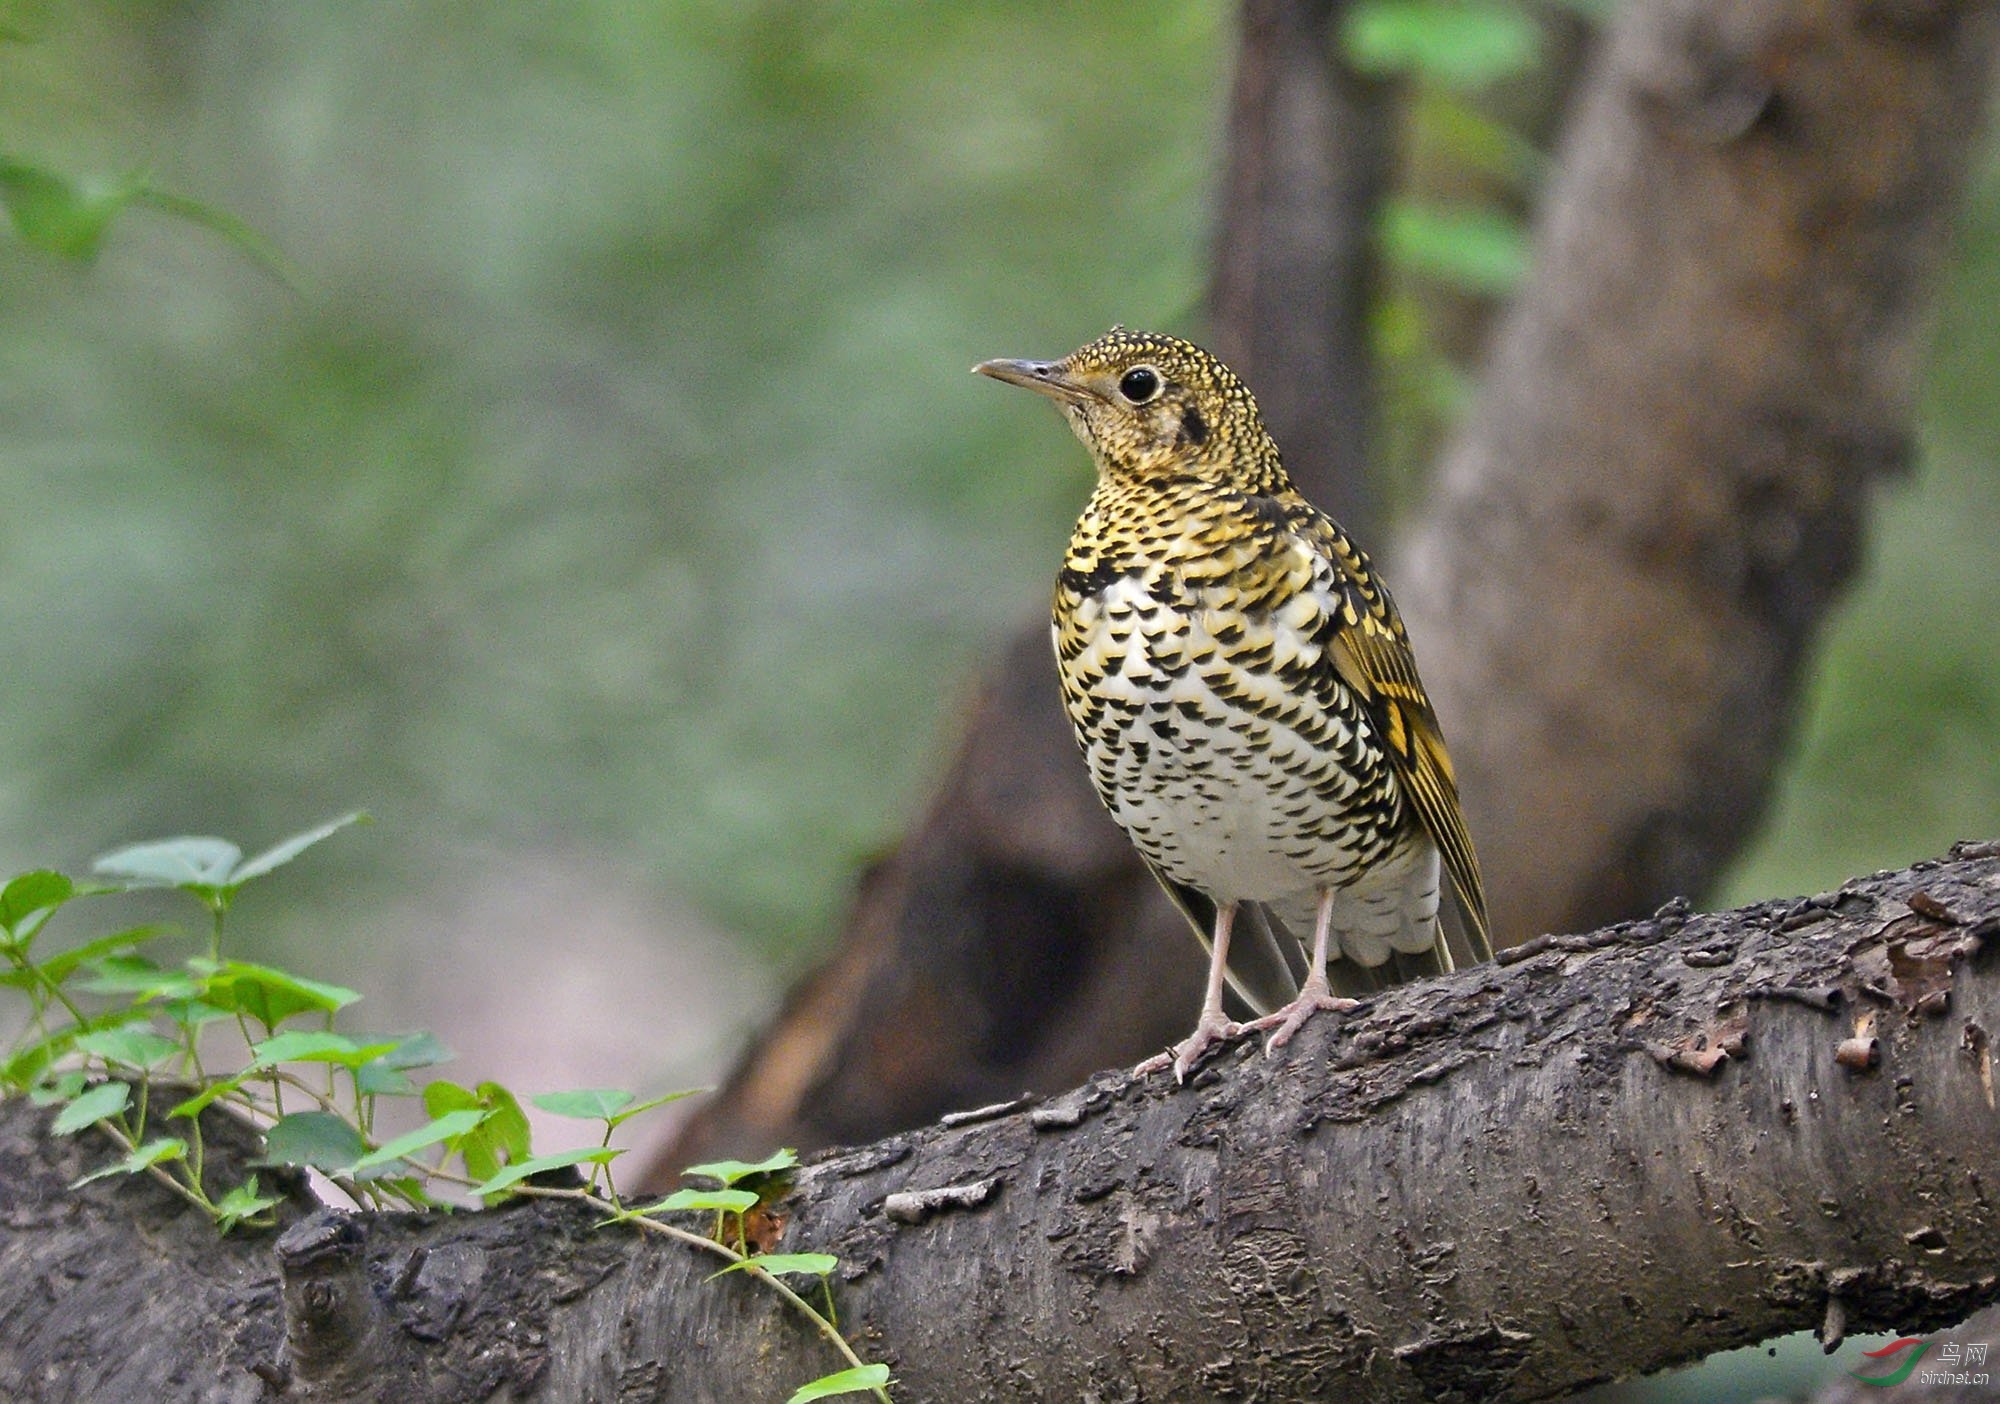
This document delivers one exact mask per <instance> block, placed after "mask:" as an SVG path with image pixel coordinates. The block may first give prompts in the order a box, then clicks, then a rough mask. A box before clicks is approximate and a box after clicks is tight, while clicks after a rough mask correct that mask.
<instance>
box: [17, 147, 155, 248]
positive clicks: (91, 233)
mask: <svg viewBox="0 0 2000 1404" xmlns="http://www.w3.org/2000/svg"><path fill="white" fill-rule="evenodd" d="M143 188H144V182H143V180H142V179H141V178H140V177H138V176H136V175H127V176H122V177H120V178H119V179H117V180H115V181H112V182H109V183H105V182H101V181H93V182H90V183H87V184H86V183H85V182H82V181H79V180H74V179H72V178H70V177H69V176H66V175H63V174H62V173H60V172H58V171H52V170H49V169H48V168H47V167H45V166H35V165H30V164H29V163H27V162H25V161H16V160H12V159H9V158H7V157H0V204H4V205H5V206H6V207H7V213H8V214H9V215H11V216H12V217H13V220H14V228H15V230H16V231H17V232H18V233H19V234H20V236H21V238H22V239H24V240H25V241H26V242H28V243H29V244H32V245H33V246H35V247H36V248H38V249H43V250H45V251H47V252H49V253H56V254H61V255H63V256H64V257H65V258H74V259H79V260H82V261H84V262H88V261H90V260H91V259H93V258H96V257H97V254H98V251H99V250H100V249H101V248H102V247H103V245H104V236H105V234H106V232H107V231H108V230H109V229H110V227H111V221H112V219H113V218H115V217H116V216H117V214H118V212H119V211H120V210H122V209H124V208H125V207H126V206H127V205H129V204H130V203H131V202H132V200H133V198H134V197H136V196H137V195H138V194H139V193H140V191H141V190H142V189H143Z"/></svg>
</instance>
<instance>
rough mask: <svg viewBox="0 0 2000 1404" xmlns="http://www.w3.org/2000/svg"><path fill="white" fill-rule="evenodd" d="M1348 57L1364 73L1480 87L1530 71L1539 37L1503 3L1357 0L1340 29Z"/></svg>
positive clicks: (1520, 13)
mask: <svg viewBox="0 0 2000 1404" xmlns="http://www.w3.org/2000/svg"><path fill="white" fill-rule="evenodd" d="M1342 38H1343V39H1344V40H1345V42H1346V46H1347V53H1348V57H1349V58H1350V59H1352V60H1353V62H1354V66H1355V67H1356V68H1359V69H1361V70H1362V71H1363V72H1367V73H1383V74H1388V73H1415V74H1417V75H1418V76H1420V77H1423V78H1427V79H1430V80H1431V81H1433V82H1436V83H1440V84H1444V85H1446V86H1450V87H1460V88H1480V87H1484V86H1486V85H1487V84H1489V83H1494V82H1497V81H1499V80H1501V79H1503V78H1514V77H1518V76H1519V75H1521V74H1523V73H1526V72H1528V71H1529V70H1530V69H1532V68H1533V67H1534V66H1535V64H1536V63H1537V62H1538V61H1539V59H1540V57H1541V47H1542V34H1541V30H1540V28H1539V27H1538V26H1537V25H1536V23H1535V21H1534V19H1533V18H1532V17H1530V16H1529V15H1528V14H1527V13H1526V11H1525V10H1524V9H1523V7H1521V6H1520V5H1518V4H1515V3H1510V2H1509V0H1362V3H1360V4H1357V5H1355V6H1354V7H1353V8H1352V9H1350V10H1349V11H1348V12H1347V21H1346V23H1345V24H1344V25H1343V26H1342Z"/></svg>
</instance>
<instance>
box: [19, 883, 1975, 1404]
mask: <svg viewBox="0 0 2000 1404" xmlns="http://www.w3.org/2000/svg"><path fill="white" fill-rule="evenodd" d="M1996 1031H2000V843H1989V844H1984V845H1979V846H1965V847H1962V848H1961V850H1960V851H1958V852H1957V853H1955V854H1954V856H1953V857H1952V858H1950V859H1948V860H1942V861H1933V862H1928V863H1923V864H1919V865H1917V866H1916V867H1914V868H1912V869H1910V870H1907V871H1904V872H1899V873H1883V874H1876V875H1875V876H1873V877H1870V878H1866V879H1859V880H1856V881H1854V882H1852V883H1849V884H1848V885H1847V886H1845V887H1843V888H1842V889H1841V890H1840V891H1839V892H1837V893H1828V894H1825V895H1822V896H1819V897H1814V898H1810V899H1805V900H1800V901H1796V902H1774V903H1766V904H1763V905H1760V906H1756V907H1750V908H1745V909H1743V910H1740V911H1736V912H1730V913H1724V914H1721V915H1717V916H1704V917H1695V918H1688V917H1687V916H1686V915H1685V914H1684V913H1683V911H1682V910H1681V909H1679V908H1677V907H1669V908H1667V909H1664V910H1663V911H1661V912H1660V913H1657V914H1655V916H1653V917H1652V918H1649V919H1646V920H1642V921H1638V922H1632V923H1627V924H1625V925H1622V926H1618V927H1612V928H1607V929H1605V930H1602V931H1598V932H1595V933H1592V934H1590V935H1583V936H1566V937H1547V938H1541V939H1538V940H1536V941H1534V942H1530V943H1528V944H1527V945H1525V946H1523V947H1521V948H1518V949H1517V950H1515V951H1512V952H1510V953H1508V954H1507V955H1506V956H1505V957H1503V959H1502V961H1501V962H1500V963H1497V964H1492V965H1486V966H1481V967H1479V968H1476V969H1473V970H1469V971H1465V972H1462V973H1460V974H1458V975H1456V976H1452V977H1448V978H1445V979H1441V980H1434V981H1430V982H1427V983H1424V984H1421V985H1417V986H1412V987H1406V988H1403V989H1399V990H1396V991H1392V992H1390V993H1388V994H1385V995H1381V996H1378V997H1375V998H1373V999H1371V1000H1370V1001H1368V1003H1367V1004H1366V1005H1365V1006H1364V1008H1362V1009H1361V1010H1358V1011H1356V1012H1354V1013H1353V1014H1351V1015H1349V1016H1346V1017H1344V1018H1322V1019H1320V1020H1318V1021H1316V1022H1315V1023H1314V1024H1312V1025H1309V1026H1308V1028H1307V1030H1306V1032H1305V1033H1304V1034H1303V1035H1302V1036H1301V1037H1300V1039H1299V1040H1298V1041H1297V1042H1296V1043H1295V1044H1294V1045H1293V1047H1292V1048H1291V1049H1290V1050H1288V1051H1287V1052H1286V1053H1284V1054H1281V1055H1280V1056H1278V1057H1275V1058H1266V1057H1264V1056H1262V1055H1261V1054H1260V1053H1259V1052H1258V1051H1257V1049H1256V1048H1255V1047H1254V1046H1248V1045H1246V1046H1243V1047H1241V1048H1238V1049H1233V1050H1226V1051H1225V1052H1224V1053H1223V1054H1221V1055H1220V1056H1218V1057H1217V1058H1216V1059H1214V1060H1213V1061H1212V1062H1211V1063H1209V1064H1208V1065H1207V1066H1205V1067H1204V1068H1202V1069H1201V1070H1199V1071H1198V1072H1197V1074H1196V1076H1195V1078H1194V1079H1193V1081H1192V1082H1191V1083H1190V1084H1189V1085H1188V1086H1186V1087H1180V1088H1177V1087H1175V1086H1173V1085H1172V1084H1171V1082H1169V1081H1168V1080H1167V1079H1165V1078H1163V1077H1156V1078H1153V1079H1150V1080H1147V1081H1144V1082H1136V1083H1135V1082H1134V1081H1133V1080H1131V1079H1130V1078H1129V1077H1128V1076H1126V1075H1125V1074H1122V1073H1108V1074H1103V1075H1100V1076H1098V1077H1095V1078H1093V1079H1091V1080H1090V1081H1089V1082H1088V1083H1087V1084H1085V1085H1084V1086H1082V1087H1080V1088H1078V1089H1076V1090H1074V1091H1072V1092H1070V1093H1068V1094H1066V1095H1064V1096H1061V1097H1058V1098H1056V1099H1054V1100H1050V1101H1046V1102H1041V1103H1030V1104H1022V1105H1017V1106H1014V1107H1002V1108H989V1109H986V1110H985V1111H984V1112H982V1113H978V1114H973V1115H970V1116H962V1117H954V1118H951V1119H950V1120H951V1124H949V1125H934V1126H931V1127H928V1128H925V1129H922V1130H918V1131H913V1132H910V1133H908V1134H905V1135H900V1136H897V1137H893V1138H891V1139H889V1140H886V1141H883V1142H880V1143H877V1144H875V1145H871V1146H867V1147H863V1148H859V1149H855V1150H847V1151H841V1152H837V1153H833V1154H829V1155H826V1156H823V1157H820V1158H818V1159H817V1160H816V1161H815V1162H814V1163H812V1164H810V1165H808V1166H807V1167H806V1168H804V1169H803V1170H801V1171H800V1172H799V1173H798V1174H797V1176H796V1178H795V1181H794V1183H793V1185H792V1187H791V1189H790V1192H789V1194H788V1196H787V1197H786V1198H785V1199H784V1200H783V1201H781V1202H780V1204H779V1205H778V1210H779V1212H780V1213H781V1214H782V1215H783V1216H784V1217H783V1229H782V1233H781V1234H780V1236H779V1238H778V1242H777V1244H776V1246H777V1247H778V1248H780V1249H785V1250H801V1249H808V1248H811V1249H821V1250H826V1251H831V1252H836V1253H838V1254H839V1255H840V1257H841V1260H842V1264H843V1267H842V1271H841V1272H840V1273H839V1275H838V1292H839V1298H840V1311H841V1319H842V1321H843V1322H844V1323H845V1326H846V1329H847V1330H848V1331H849V1333H850V1335H851V1336H852V1337H853V1338H854V1339H856V1340H857V1341H859V1342H860V1343H861V1346H862V1348H863V1350H864V1351H866V1352H867V1353H868V1354H870V1355H873V1356H875V1357H878V1358H881V1359H884V1360H886V1361H888V1362H889V1363H890V1364H891V1365H892V1366H893V1368H894V1371H895V1374H896V1377H897V1379H898V1380H899V1381H900V1384H899V1386H898V1397H899V1398H901V1399H903V1400H906V1401H946V1400H949V1401H954V1404H958V1402H961V1401H962V1402H963V1404H973V1402H974V1401H985V1400H1029V1399H1087V1398H1097V1399H1130V1400H1154V1401H1159V1400H1178V1399H1194V1398H1202V1399H1239V1398H1240V1399H1250V1398H1258V1399H1300V1400H1304V1399H1368V1400H1438V1399H1475V1398H1476V1399H1502V1400H1525V1399H1542V1398H1552V1397H1556V1396H1559V1395H1562V1394H1565V1393H1568V1392H1571V1391H1573V1390H1574V1389H1576V1388H1577V1387H1578V1386H1580V1385H1583V1384H1586V1383H1589V1382H1592V1381H1596V1380H1602V1379H1607V1378H1611V1377H1614V1376H1619V1375H1624V1374H1628V1373H1632V1372H1636V1371H1641V1370H1651V1369H1656V1368H1659V1367H1662V1366H1667V1365H1671V1364H1675V1363H1677V1362H1681V1361H1687V1360H1692V1359H1695V1358H1698V1357H1700V1356H1703V1355H1706V1354H1708V1353H1710V1352H1712V1351H1715V1350H1718V1349H1721V1348H1724V1347H1729V1346H1739V1345H1744V1344H1748V1343H1751V1342H1754V1341H1758V1340H1762V1339H1764V1338H1767V1337H1769V1336H1772V1335H1776V1334H1778V1333H1781V1332H1787V1331H1793V1330H1797V1329H1799V1328H1801V1327H1806V1326H1822V1325H1827V1326H1830V1327H1832V1329H1834V1330H1836V1331H1838V1330H1840V1329H1845V1330H1846V1331H1849V1332H1856V1333H1858V1332H1862V1331H1878V1330H1894V1331H1898V1332H1903V1333H1917V1332H1923V1331H1927V1330H1931V1329H1935V1328H1938V1327H1941V1326H1944V1325H1948V1324H1950V1323H1952V1322H1955V1321H1959V1320H1962V1319H1963V1318H1964V1317H1966V1316H1967V1315H1968V1314H1970V1313H1971V1312H1972V1311H1974V1310H1976V1309H1978V1308H1979V1307H1981V1306H1983V1305H1986V1304H1990V1303H1992V1302H1994V1301H1996V1300H2000V1208H1996V1198H1995V1185H1994V1178H1995V1175H1996V1173H2000V1172H1997V1171H1996V1169H1995V1166H1996V1157H1995V1148H1996V1146H2000V1112H1996V1110H1995V1102H1994V1096H1995V1093H1994V1051H1995V1050H1994V1041H1995V1036H1996ZM45 1123H46V1115H45V1114H44V1113H41V1112H37V1111H34V1110H33V1109H30V1108H27V1107H25V1106H23V1105H21V1104H18V1103H17V1104H13V1105H11V1106H7V1107H5V1108H0V1396H4V1397H7V1398H18V1399H32V1400H47V1401H83V1400H91V1401H96V1400H122V1399H163V1398H171V1399H192V1400H245V1401H247V1400H252V1399H256V1398H259V1397H261V1395H262V1392H263V1391H264V1390H265V1388H266V1386H265V1383H264V1379H265V1378H266V1377H268V1378H269V1379H271V1380H276V1381H288V1385H289V1388H290V1391H291V1397H294V1398H300V1399H315V1398H340V1399H348V1400H363V1401H366V1400H383V1401H387V1400H395V1401H399V1404H429V1402H430V1401H440V1402H442V1401H461V1400H463V1401H470V1400H484V1399H488V1398H492V1397H495V1396H501V1397H507V1398H512V1399H524V1400H525V1399H537V1398H539V1399H565V1400H568V1399H604V1400H610V1399H618V1400H625V1401H633V1404H637V1402H638V1401H645V1400H672V1401H675V1404H695V1402H696V1401H710V1400H713V1401H737V1400H745V1399H775V1398H781V1397H783V1395H784V1393H785V1392H786V1390H787V1388H788V1387H790V1386H792V1385H795V1384H796V1383H798V1382H800V1381H802V1380H804V1379H807V1378H810V1377H812V1376H814V1375H817V1374H819V1373H822V1372H823V1371H825V1370H827V1369H829V1368H831V1367H832V1365H833V1364H834V1363H835V1362H833V1361H832V1360H831V1359H830V1352H829V1351H828V1348H827V1347H826V1345H825V1344H824V1343H823V1342H821V1341H819V1340H818V1338H816V1337H814V1336H813V1335H811V1333H809V1332H808V1331H806V1330H805V1329H804V1328H803V1327H801V1326H800V1324H799V1323H798V1321H797V1320H796V1319H795V1318H793V1317H792V1316H790V1315H788V1314H787V1313H786V1311H785V1310H784V1309H783V1308H782V1306H781V1305H780V1304H779V1303H778V1302H777V1301H776V1299H775V1298H774V1297H773V1296H772V1295H771V1294H770V1292H769V1291H768V1290H767V1289H764V1288H761V1287H759V1286H758V1285H757V1284H755V1283H753V1282H750V1281H747V1280H744V1279H743V1278H741V1277H740V1275H738V1276H732V1277H729V1278H725V1279H721V1280H718V1281H714V1282H704V1281H703V1278H705V1277H706V1276H707V1275H708V1274H709V1272H710V1271H711V1270H712V1268H713V1264H712V1262H710V1261H708V1260H706V1259H705V1258H703V1257H700V1256H697V1255H696V1254H694V1253H692V1252H691V1251H690V1250H688V1249H686V1248H685V1247H682V1246H680V1245H677V1244H672V1243H662V1242H660V1241H658V1240H651V1239H648V1238H642V1237H641V1236H640V1235H638V1234H637V1233H635V1232H633V1231H631V1230H627V1229H594V1228H593V1227H592V1224H591V1216H590V1215H589V1214H587V1213H582V1212H576V1209H575V1206H571V1205H551V1204H549V1203H546V1202H537V1203H529V1204H523V1205H521V1206H519V1207H515V1208H510V1209H504V1210H500V1211H496V1212H491V1213H480V1214H462V1215H456V1216H444V1215H429V1216H418V1215H359V1214H357V1215H352V1216H348V1217H346V1218H344V1219H331V1220H329V1219H325V1218H317V1219H307V1220H306V1221H305V1222H304V1223H299V1222H297V1220H298V1219H299V1218H300V1216H301V1215H302V1213H303V1210H302V1209H301V1208H300V1207H299V1206H298V1205H297V1204H296V1203H294V1204H292V1205H290V1206H288V1207H287V1210H286V1212H287V1215H288V1217H290V1218H291V1219H293V1220H294V1222H293V1223H292V1225H291V1227H289V1228H288V1229H287V1230H286V1232H285V1233H284V1234H283V1235H282V1236H280V1237H278V1238H277V1240H276V1244H275V1247H274V1242H273V1237H272V1236H271V1235H269V1234H264V1235H259V1234H248V1235H238V1236H234V1237H231V1238H229V1239H226V1240H225V1239H217V1238H216V1237H215V1236H214V1235H213V1234H212V1233H210V1232H209V1231H208V1230H207V1228H206V1226H205V1224H204V1223H201V1222H196V1221H195V1216H193V1215H192V1214H191V1213H189V1212H186V1211H184V1210H183V1209H182V1208H181V1207H180V1203H179V1201H177V1200H174V1199H172V1198H170V1197H168V1196H166V1195H165V1194H164V1193H163V1192H162V1191H160V1190H159V1189H158V1188H157V1187H155V1186H152V1185H151V1184H149V1183H148V1182H145V1181H143V1180H140V1181H125V1182H118V1183H102V1182H101V1183H99V1184H95V1185H92V1186H89V1187H87V1188H85V1189H83V1190H81V1191H71V1190H69V1189H67V1188H65V1184H66V1182H67V1181H68V1180H69V1179H71V1178H73V1177H74V1176H76V1175H77V1174H78V1173H79V1172H81V1171H82V1170H83V1169H85V1168H86V1167H87V1166H88V1165H89V1164H91V1163H92V1162H94V1161H97V1160H99V1159H102V1158H104V1157H105V1156H106V1155H107V1154H108V1149H107V1147H105V1146H104V1145H102V1144H98V1143H94V1142H93V1141H92V1140H91V1139H90V1138H89V1137H88V1136H85V1137H81V1138H78V1139H74V1140H54V1141H52V1140H49V1139H47V1138H45V1136H44V1135H43V1127H44V1125H45ZM954 1187H955V1189H956V1191H957V1193H956V1194H955V1195H953V1196H939V1195H936V1194H933V1193H931V1192H933V1191H937V1190H940V1189H945V1188H954ZM947 1200H950V1201H951V1202H946V1201H947ZM287 1333H289V1340H290V1344H289V1345H283V1346H281V1340H282V1339H283V1338H285V1337H286V1336H287Z"/></svg>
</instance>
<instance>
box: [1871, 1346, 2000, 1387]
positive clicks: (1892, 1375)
mask: <svg viewBox="0 0 2000 1404" xmlns="http://www.w3.org/2000/svg"><path fill="white" fill-rule="evenodd" d="M1933 1344H1934V1342H1931V1341H1927V1340H1925V1339H1924V1338H1923V1337H1921V1336H1905V1337H1903V1338H1902V1339H1901V1340H1899V1341H1891V1342H1889V1344H1888V1345H1885V1346H1883V1347H1882V1348H1881V1349H1880V1350H1871V1351H1866V1352H1864V1353H1863V1355H1862V1358H1863V1359H1865V1360H1872V1361H1874V1362H1875V1364H1874V1365H1873V1366H1870V1367H1869V1368H1871V1369H1875V1370H1887V1371H1888V1373H1887V1374H1877V1375H1864V1374H1862V1373H1861V1371H1859V1370H1849V1371H1848V1372H1847V1373H1848V1376H1849V1378H1851V1379H1855V1380H1858V1381H1860V1382H1861V1383H1862V1384H1865V1385H1873V1386H1874V1387H1875V1388H1877V1389H1887V1388H1888V1387H1889V1386H1890V1385H1899V1384H1901V1383H1902V1382H1903V1381H1904V1380H1907V1379H1908V1378H1909V1377H1910V1376H1911V1375H1913V1374H1916V1369H1917V1362H1919V1361H1920V1360H1922V1359H1923V1358H1924V1352H1926V1351H1928V1350H1929V1349H1930V1348H1931V1346H1932V1345H1933ZM1988 1348H1989V1343H1987V1342H1978V1343H1975V1344H1972V1345H1963V1344H1960V1343H1959V1342H1958V1341H1946V1342H1945V1343H1944V1344H1943V1345H1942V1346H1939V1347H1938V1353H1937V1363H1938V1366H1939V1368H1938V1369H1934V1370H1925V1371H1924V1372H1923V1373H1922V1374H1921V1375H1917V1383H1918V1384H1922V1385H1986V1384H1991V1383H1992V1382H1993V1376H1992V1375H1990V1374H1989V1373H1987V1372H1986V1371H1985V1370H1982V1369H1981V1368H1980V1367H1981V1366H1983V1365H1984V1364H1985V1363H1986V1353H1987V1350H1988Z"/></svg>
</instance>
